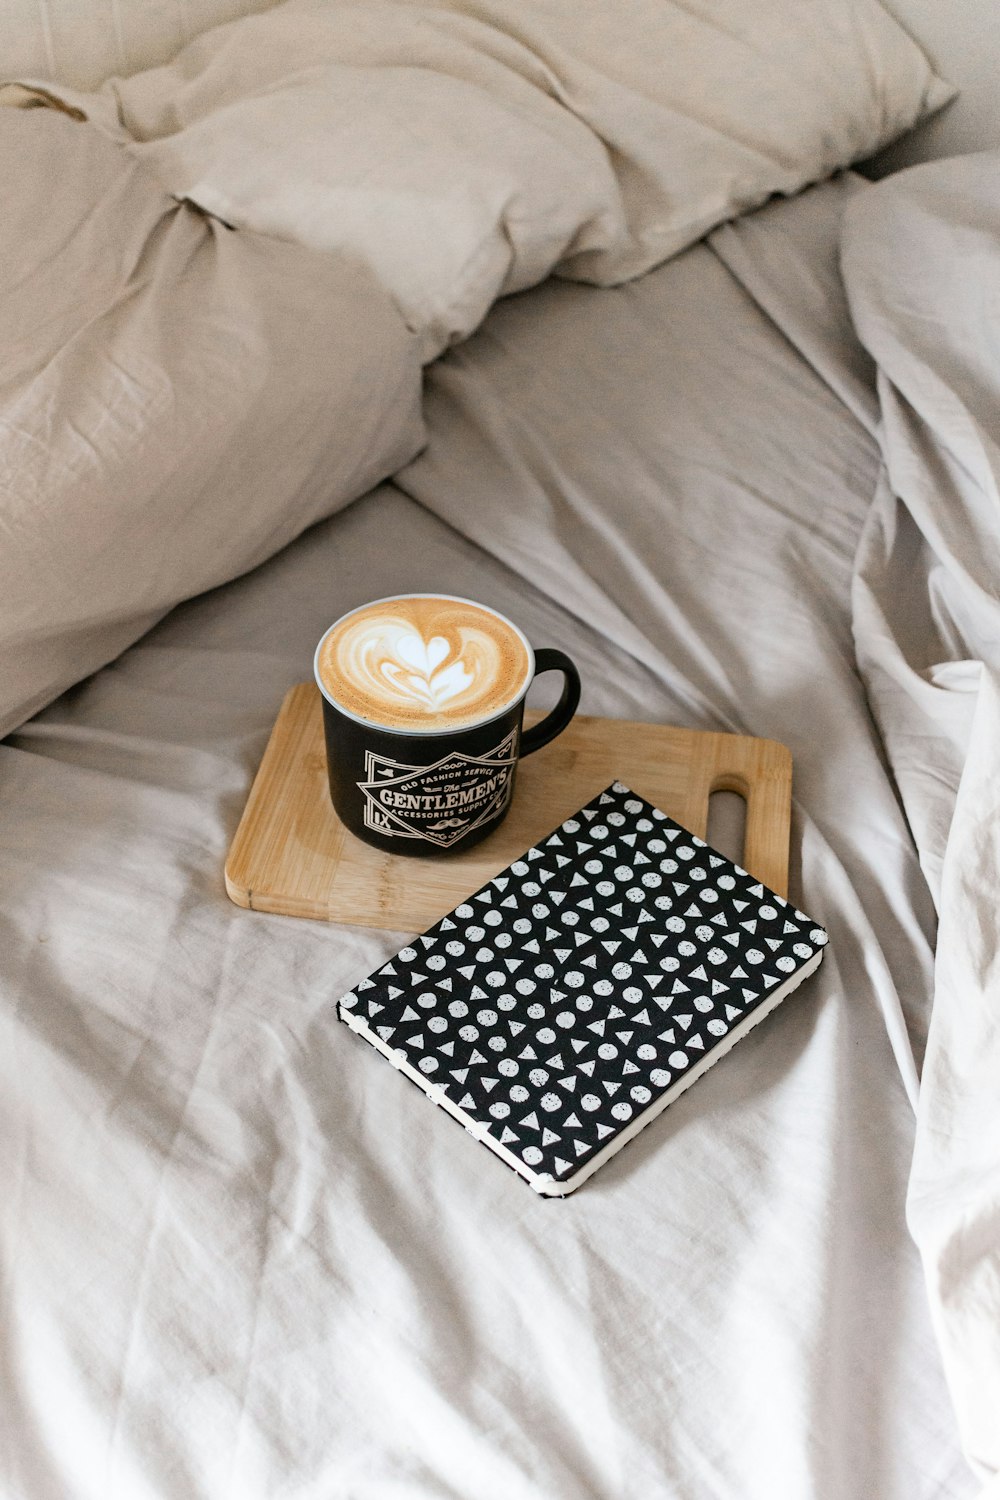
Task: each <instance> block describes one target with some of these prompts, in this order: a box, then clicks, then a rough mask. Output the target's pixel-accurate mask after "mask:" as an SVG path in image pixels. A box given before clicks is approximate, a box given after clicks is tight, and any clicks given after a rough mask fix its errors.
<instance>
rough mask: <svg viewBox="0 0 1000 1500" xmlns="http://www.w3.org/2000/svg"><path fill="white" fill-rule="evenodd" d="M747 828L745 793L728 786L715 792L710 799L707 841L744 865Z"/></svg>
mask: <svg viewBox="0 0 1000 1500" xmlns="http://www.w3.org/2000/svg"><path fill="white" fill-rule="evenodd" d="M746 828H747V800H746V797H745V796H744V795H743V793H742V792H737V791H732V790H730V789H728V788H727V789H726V790H720V791H717V792H713V793H712V794H711V796H710V797H709V799H708V831H707V833H706V834H705V841H706V843H709V844H711V846H712V848H713V849H718V851H719V853H720V854H724V855H725V856H726V858H727V859H731V860H732V861H733V863H734V864H736V865H741V866H742V864H743V850H744V840H745V839H746Z"/></svg>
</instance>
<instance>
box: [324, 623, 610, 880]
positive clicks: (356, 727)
mask: <svg viewBox="0 0 1000 1500" xmlns="http://www.w3.org/2000/svg"><path fill="white" fill-rule="evenodd" d="M494 613H495V611H494ZM330 628H331V629H333V628H334V627H333V626H331V627H330ZM329 633H330V632H329V631H327V632H326V635H329ZM518 633H519V634H520V632H518ZM326 635H324V637H323V640H324V641H325V640H326ZM322 644H323V641H320V646H322ZM525 645H527V642H525ZM528 650H529V652H530V654H531V658H532V663H531V665H532V670H531V672H530V674H529V676H528V679H527V681H526V683H525V686H524V688H523V689H522V691H521V693H520V695H519V697H518V698H517V699H516V700H515V701H514V702H512V703H510V704H508V705H507V707H506V708H504V709H503V710H502V711H501V712H500V713H499V714H495V715H494V716H493V717H492V718H490V719H486V720H483V721H482V722H480V723H476V724H465V725H463V726H461V727H460V728H457V729H448V730H439V731H434V732H431V733H424V732H423V731H419V730H393V729H384V728H382V727H380V726H379V725H377V724H371V723H368V722H367V721H365V720H362V719H359V718H356V717H355V716H354V715H353V714H350V713H347V712H346V711H345V710H344V709H343V708H341V707H340V705H339V704H338V703H337V702H336V701H335V699H334V698H333V697H332V696H331V695H330V693H329V690H328V689H327V688H326V686H325V685H324V684H323V682H322V680H321V678H320V675H319V670H318V667H317V669H316V671H315V677H316V684H317V686H318V687H319V690H320V693H321V694H322V698H323V733H324V738H325V740H326V763H327V774H328V777H329V782H330V797H331V799H332V801H333V806H334V809H335V810H336V813H337V816H338V817H339V818H340V820H341V822H342V823H343V824H344V825H345V826H346V827H347V828H348V829H349V830H350V832H351V833H353V834H355V835H356V837H357V838H359V839H363V840H364V842H365V843H366V844H371V845H373V846H374V847H375V848H376V849H382V850H384V851H385V852H386V853H387V854H411V855H419V856H422V857H427V856H437V855H442V854H453V853H459V852H461V851H463V850H465V849H469V848H471V847H472V845H473V844H478V843H479V841H480V840H481V839H484V838H486V836H487V835H488V834H490V833H492V832H493V830H494V828H496V827H497V826H498V824H500V823H501V822H502V821H503V819H504V817H505V816H506V814H507V811H508V809H509V807H510V802H511V797H512V796H513V792H514V778H515V774H516V771H517V763H518V761H519V760H520V759H521V757H522V756H525V755H531V754H533V752H534V751H535V750H540V749H541V747H542V746H543V745H547V744H548V743H549V741H550V740H552V739H555V737H556V735H557V734H560V733H561V732H562V730H564V729H565V728H566V725H567V724H568V723H569V721H570V719H572V717H573V715H574V713H575V712H576V709H577V705H578V704H579V702H580V674H579V673H578V672H577V670H576V667H575V666H574V664H573V662H572V661H571V660H570V658H569V657H568V656H567V655H566V654H565V653H564V652H562V651H558V650H555V649H554V648H543V649H541V650H538V651H532V649H531V647H530V646H528ZM316 660H317V663H318V660H319V647H317V650H316ZM554 671H558V672H562V674H563V676H564V678H565V683H564V685H563V691H562V696H561V697H560V699H559V702H558V703H557V704H556V706H555V708H554V709H553V710H552V712H551V713H549V714H547V715H546V716H545V718H544V719H541V720H540V721H539V723H537V724H534V725H532V726H531V728H530V729H524V728H523V719H524V701H525V698H526V697H527V693H528V688H529V687H530V686H531V684H532V682H533V681H534V679H535V678H536V677H537V676H538V675H539V674H540V673H542V672H554Z"/></svg>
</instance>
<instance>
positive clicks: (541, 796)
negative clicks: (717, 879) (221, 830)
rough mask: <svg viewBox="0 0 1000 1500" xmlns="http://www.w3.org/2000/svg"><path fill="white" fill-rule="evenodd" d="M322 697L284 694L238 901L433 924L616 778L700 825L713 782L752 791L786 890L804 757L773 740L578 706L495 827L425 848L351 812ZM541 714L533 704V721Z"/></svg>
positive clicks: (318, 914) (757, 871) (756, 834)
mask: <svg viewBox="0 0 1000 1500" xmlns="http://www.w3.org/2000/svg"><path fill="white" fill-rule="evenodd" d="M320 703H321V700H320V695H319V691H318V689H317V688H316V687H315V685H314V684H313V683H311V682H310V683H300V684H299V685H298V686H297V687H293V688H292V689H291V690H290V691H289V693H288V694H287V696H286V697H285V701H284V703H283V704H282V705H281V711H280V713H279V714H278V718H277V721H276V723H275V726H274V729H273V730H272V732H271V738H270V741H269V742H268V746H267V750H266V751H265V752H264V759H263V761H262V762H261V766H260V770H259V771H258V772H257V776H256V779H255V781H254V784H253V787H252V788H251V791H250V797H249V800H248V801H247V805H246V808H245V809H244V812H243V816H242V818H241V819H240V825H239V827H238V828H237V830H236V837H235V838H234V839H233V844H232V848H231V849H230V851H229V857H228V859H227V860H226V890H227V892H228V893H229V896H230V897H231V899H232V900H233V901H235V902H236V904H237V906H246V907H250V908H251V909H252V910H253V911H266V912H279V913H282V914H283V915H285V916H290V917H313V918H318V919H319V920H320V921H325V922H343V923H350V924H352V925H358V926H362V927H388V928H391V929H392V930H393V931H397V932H417V931H421V930H422V929H423V928H425V927H429V926H430V925H431V924H432V923H433V922H436V921H438V919H439V918H441V917H443V916H444V915H445V913H446V912H448V911H450V910H451V909H452V907H454V906H456V905H457V904H458V903H459V902H460V901H461V900H462V898H463V897H464V896H467V895H469V894H470V892H472V891H474V890H477V889H478V888H479V887H480V886H481V885H484V884H485V883H486V881H488V880H491V879H492V878H493V876H494V875H496V874H497V873H498V871H500V870H502V869H503V868H504V866H505V865H508V864H510V862H511V861H512V860H514V859H516V858H517V856H518V855H519V854H521V853H523V851H524V850H525V849H527V848H529V847H530V846H531V845H532V844H534V843H536V842H537V841H538V840H539V839H540V838H543V837H544V836H545V835H546V834H548V833H551V832H552V831H553V829H554V828H556V827H557V825H558V824H559V823H561V822H562V821H563V819H564V818H568V817H569V815H570V814H571V813H573V812H575V811H576V809H577V808H579V807H582V806H583V804H584V803H585V802H589V800H590V799H591V797H593V796H594V795H595V793H597V792H599V791H602V790H603V788H604V787H606V786H607V785H608V784H609V783H610V782H612V781H623V782H625V783H626V785H627V786H630V787H631V788H632V790H633V791H636V792H638V793H640V795H641V796H643V797H645V798H647V800H648V801H650V802H652V803H654V804H655V805H656V806H657V807H660V808H662V809H663V811H664V812H665V813H668V814H669V815H670V817H672V818H675V819H676V820H677V822H678V823H682V824H683V825H684V827H685V828H688V829H690V831H691V832H692V833H695V834H697V835H698V836H699V837H700V838H704V836H705V829H706V826H707V822H708V799H709V797H710V796H711V795H712V793H713V792H718V791H729V792H738V793H740V794H741V795H742V796H743V797H745V798H746V802H747V814H746V831H745V845H744V855H743V864H744V866H745V867H746V869H747V870H749V871H750V873H751V874H753V875H756V876H757V878H758V879H759V880H762V881H763V882H764V883H765V885H768V886H770V887H771V889H772V890H773V891H776V892H777V893H778V895H779V896H784V895H786V894H787V883H788V836H789V826H790V820H791V796H792V758H791V756H790V754H789V752H788V751H787V750H786V749H785V747H784V745H779V744H777V743H776V742H775V741H774V740H759V739H751V738H749V737H748V736H746V735H736V734H705V733H701V732H699V731H697V730H693V729H672V728H669V727H668V726H666V725H662V724H640V723H634V722H630V721H628V720H623V719H596V718H586V717H584V716H582V715H577V717H576V718H575V719H574V720H573V722H572V723H571V724H570V726H569V728H568V729H566V730H565V731H564V732H563V733H562V734H561V735H560V736H559V737H558V739H555V740H553V741H552V743H551V744H549V745H546V746H545V747H544V748H543V749H541V750H538V751H536V752H535V754H534V755H531V756H528V757H527V758H526V759H525V760H523V761H521V763H520V764H519V766H518V769H517V782H516V785H515V789H514V801H513V805H512V807H511V810H510V812H509V813H508V815H507V817H506V818H505V819H504V821H503V823H501V825H500V827H499V828H498V829H497V831H496V832H495V833H492V834H490V836H489V837H488V838H486V839H484V840H483V842H482V843H481V844H477V845H476V846H475V847H474V848H472V849H470V850H469V852H468V853H467V854H455V855H451V856H447V857H444V858H437V859H422V858H419V857H414V856H412V855H411V856H404V855H389V854H383V853H382V852H381V851H380V850H377V849H372V848H370V847H369V846H368V845H367V844H363V843H362V842H361V841H360V839H356V838H355V837H354V835H353V834H350V833H348V832H347V830H346V828H345V827H344V825H343V824H342V823H341V822H340V820H339V818H338V817H337V815H336V813H335V812H334V810H333V807H332V805H331V803H330V793H329V790H328V787H327V781H326V750H325V747H324V744H323V717H322V710H321V707H320ZM539 717H540V715H538V714H533V713H531V712H529V713H527V714H526V715H525V722H526V723H532V722H533V721H534V720H535V719H537V718H539Z"/></svg>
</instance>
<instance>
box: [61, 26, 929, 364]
mask: <svg viewBox="0 0 1000 1500" xmlns="http://www.w3.org/2000/svg"><path fill="white" fill-rule="evenodd" d="M51 91H52V92H54V93H55V95H56V96H57V97H59V98H60V99H62V100H63V101H65V102H67V103H69V104H71V105H72V106H73V107H74V108H76V109H79V110H80V111H82V112H83V114H84V115H85V116H86V117H87V118H88V119H90V120H91V121H93V122H94V123H96V124H98V125H100V126H101V127H102V128H104V129H105V130H107V131H108V132H109V133H110V134H111V135H113V136H114V137H115V138H116V139H119V140H122V141H125V142H130V143H132V144H131V145H130V149H131V150H132V151H133V152H134V153H135V154H136V155H137V156H138V157H139V158H140V159H142V160H143V161H144V162H145V163H146V164H147V165H148V166H149V167H150V168H151V169H152V170H153V172H154V173H155V174H156V175H157V176H158V178H159V179H160V181H161V182H162V183H163V184H164V186H165V187H166V188H167V190H168V191H169V192H170V193H172V194H174V195H175V196H178V197H183V198H188V199H190V200H191V201H193V202H195V203H197V204H199V205H200V207H202V208H203V209H205V210H206V211H207V212H209V213H211V214H214V215H216V216H218V217H219V218H220V219H222V220H223V221H224V222H226V223H228V224H232V225H235V226H238V227H243V228H251V229H254V230H257V231H261V232H266V233H268V234H272V235H275V236H277V237H279V238H282V239H286V240H291V241H294V242H296V243H298V244H302V245H307V246H310V247H312V248H314V249H321V250H347V251H350V252H351V253H353V254H355V255H357V256H358V257H360V258H361V259H362V260H364V261H365V262H366V263H367V264H368V265H369V266H370V267H372V269H373V270H374V271H375V273H376V275H377V276H378V277H379V279H380V280H381V281H382V283H383V284H384V285H385V286H386V287H387V289H388V290H389V291H390V292H391V294H392V296H393V298H394V299H395V302H396V305H397V307H398V308H399V310H400V312H401V313H402V315H403V317H404V318H405V320H406V322H407V325H408V327H410V328H411V329H412V330H413V331H414V332H415V333H417V334H418V335H419V336H420V338H421V344H422V348H423V352H424V357H425V358H427V359H430V358H432V357H434V356H435V355H436V354H438V353H440V351H441V350H442V349H443V348H445V347H446V346H447V345H448V344H449V343H453V342H456V341H458V340H460V339H462V338H464V337H466V336H467V335H468V334H469V333H470V332H471V331H472V329H473V328H475V327H476V326H477V325H478V323H479V322H480V321H481V320H482V318H483V317H484V315H485V313H486V312H487V310H488V309H489V307H490V306H491V305H492V303H493V302H494V301H495V300H496V298H497V297H498V296H501V295H503V294H505V293H509V292H516V291H521V290H524V289H525V288H526V287H529V286H533V285H534V284H536V283H537V282H539V281H542V280H543V279H544V278H545V277H546V276H547V275H548V274H549V273H550V272H551V271H552V270H554V269H555V270H558V272H559V274H561V275H564V276H567V277H570V278H573V279H578V280H583V281H588V282H593V283H596V284H599V285H610V284H615V283H619V282H622V281H626V280H629V279H630V278H632V277H635V276H638V275H640V274H642V273H643V272H644V271H647V270H649V269H650V267H652V266H654V265H657V264H659V263H660V262H661V261H664V260H666V259H668V258H669V257H670V256H672V255H674V254H676V253H677V251H679V250H681V249H683V248H684V247H685V246H686V245H689V244H691V243H692V242H693V241H695V240H697V239H699V238H700V237H701V236H702V235H704V234H705V233H706V232H707V231H708V230H709V229H711V228H712V227H713V226H714V225H715V224H718V223H719V222H720V221H722V220H724V219H728V218H732V217H734V216H735V215H738V214H740V213H742V212H744V211H745V210H747V209H749V208H753V207H755V206H756V205H758V204H760V203H762V202H763V201H764V199H765V198H767V197H768V196H769V195H770V194H773V193H786V194H787V193H794V192H796V191H797V190H798V189H800V188H801V187H803V186H804V185H805V184H806V183H808V182H812V181H816V180H818V179H821V178H825V177H828V176H829V175H830V174H831V173H832V172H834V171H836V170H837V169H838V168H841V167H844V166H846V165H847V164H848V163H850V162H852V161H856V160H858V159H860V158H863V157H866V156H869V155H870V154H871V153H872V152H874V151H875V150H877V149H878V148H879V147H880V146H883V145H885V144H887V143H888V142H889V141H890V140H893V139H894V138H895V137H896V136H898V135H900V134H901V133H902V132H903V131H905V130H907V129H908V128H909V127H910V126H912V125H913V124H914V123H915V122H916V121H917V120H919V119H920V118H921V117H922V116H923V115H925V114H926V113H927V112H928V111H930V110H933V109H935V108H938V107H939V106H940V105H941V104H943V103H945V102H946V101H947V100H948V99H949V98H950V97H951V96H952V90H951V89H950V88H949V87H948V86H947V85H945V84H944V83H942V81H941V80H940V79H938V78H937V77H936V76H935V74H934V73H933V71H932V69H931V67H930V65H929V63H928V62H927V60H926V58H925V57H924V55H923V53H922V52H921V51H920V49H919V48H918V47H917V45H916V44H915V43H914V42H913V41H912V40H911V39H910V37H909V36H908V35H907V34H906V32H905V31H904V30H903V29H902V27H900V26H899V25H898V23H897V22H896V21H895V20H894V19H893V18H892V17H891V16H890V15H889V13H888V12H887V11H886V10H885V9H884V8H883V7H882V5H881V4H879V3H878V0H769V3H768V4H767V5H753V6H748V5H746V4H744V3H743V0H697V3H695V4H690V3H684V4H682V3H680V0H606V3H600V4H587V5H582V6H581V5H580V4H578V3H577V0H450V3H441V0H356V3H337V4H332V3H330V0H286V3H285V4H283V5H281V6H278V7H277V8H275V9H271V10H268V11H266V12H264V13H262V14H260V15H255V16H246V17H241V18H239V19H237V20H235V21H232V22H230V23H228V24H227V25H224V26H220V27H217V28H215V29H214V30H212V31H210V32H206V33H204V34H203V35H201V36H199V37H197V38H196V39H195V40H194V41H192V42H191V43H190V44H189V45H188V46H187V47H186V48H185V49H184V50H183V51H182V52H181V53H180V55H179V56H178V57H177V58H176V59H174V60H173V61H172V62H171V63H169V64H167V65H165V66H163V67H160V68H154V69H151V70H149V71H147V72H145V73H142V74H139V75H137V76H135V77H132V78H127V79H120V78H115V79H111V80H109V81H108V82H107V83H105V84H104V85H103V87H102V88H101V90H100V91H99V92H97V93H96V94H84V93H79V92H77V91H74V90H72V89H67V88H65V87H62V86H51Z"/></svg>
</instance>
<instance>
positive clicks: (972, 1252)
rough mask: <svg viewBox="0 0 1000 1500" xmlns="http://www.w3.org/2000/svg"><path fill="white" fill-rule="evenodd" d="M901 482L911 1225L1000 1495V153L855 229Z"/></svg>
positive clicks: (890, 570)
mask: <svg viewBox="0 0 1000 1500" xmlns="http://www.w3.org/2000/svg"><path fill="white" fill-rule="evenodd" d="M842 253H843V267H844V278H845V283H846V286H847V290H848V295H849V298H850V307H851V312H852V316H853V319H854V322H855V324H856V326H857V328H858V331H859V333H860V336H861V338H862V340H863V341H864V343H865V344H866V346H867V348H868V349H869V351H870V353H871V354H872V356H873V358H874V359H875V360H876V361H877V363H878V372H879V399H880V405H881V412H882V424H881V427H880V441H881V447H882V455H883V466H882V469H881V472H880V476H879V485H878V492H877V495H876V498H875V502H874V504H873V506H872V509H871V512H870V514H869V517H868V519H867V522H866V524H865V528H864V531H863V534H862V539H861V546H860V549H859V554H858V571H857V579H856V585H855V609H854V630H855V639H856V644H857V651H858V662H859V665H860V667H861V670H862V671H863V672H864V675H865V681H866V683H867V686H868V691H869V696H870V700H871V703H872V707H873V710H874V712H875V715H876V717H877V719H878V723H879V728H880V730H881V733H882V737H883V740H884V742H885V746H886V753H887V755H888V758H889V762H890V764H891V766H892V770H893V775H894V777H895V779H896V783H897V785H898V787H899V792H900V796H901V798H902V801H903V805H904V807H905V809H906V814H907V818H908V820H909V823H910V827H911V828H912V830H913V834H914V838H915V839H916V842H917V846H918V848H919V850H920V857H921V863H922V866H923V869H924V872H925V874H926V877H927V880H928V883H929V885H930V889H931V891H932V893H933V895H934V900H935V905H936V907H937V912H938V923H939V925H938V941H937V955H936V962H935V981H936V982H935V998H934V1012H933V1017H932V1023H931V1029H930V1035H929V1038H928V1050H927V1057H926V1059H925V1063H924V1070H923V1077H922V1082H921V1089H920V1107H919V1111H918V1115H917V1137H916V1146H915V1151H914V1159H913V1171H912V1174H911V1178H910V1184H909V1192H908V1196H907V1213H908V1219H909V1223H910V1226H911V1228H912V1231H913V1234H914V1237H915V1238H916V1241H917V1243H918V1245H919V1246H920V1251H921V1254H922V1256H923V1261H924V1268H925V1273H926V1276H927V1286H928V1292H929V1295H930V1299H931V1308H932V1312H933V1317H934V1323H935V1327H936V1328H937V1331H938V1336H939V1338H940V1341H941V1347H942V1352H943V1356H944V1360H945V1368H946V1370H947V1372H948V1378H949V1382H950V1385H951V1388H952V1391H953V1394H954V1398H955V1403H956V1407H957V1410H958V1414H959V1419H960V1423H961V1430H962V1438H963V1444H964V1446H965V1450H966V1452H967V1453H968V1455H969V1457H970V1460H971V1461H972V1463H973V1465H974V1467H975V1470H976V1472H977V1474H979V1476H980V1477H981V1478H982V1479H983V1480H984V1481H988V1482H990V1483H991V1484H992V1485H993V1486H995V1488H996V1489H998V1490H1000V1422H998V1420H997V1415H998V1413H1000V1108H998V1097H1000V1094H998V1088H997V1080H998V1078H1000V938H998V925H997V916H996V913H997V881H998V872H1000V775H998V761H997V747H998V745H1000V509H998V499H1000V418H998V412H1000V333H998V328H997V319H996V308H997V306H998V305H1000V152H996V151H991V152H984V153H981V154H977V155H974V156H969V157H964V158H960V159H956V160H954V161H948V162H942V163H933V164H928V165H926V166H923V167H920V168H914V169H913V170H912V171H909V172H905V173H902V174H901V175H900V176H899V178H898V179H896V180H894V181H887V182H885V183H883V184H882V185H880V187H879V189H878V192H877V193H876V194H872V195H870V197H869V198H867V199H866V201H865V212H864V213H861V212H859V211H857V210H856V209H855V210H852V211H851V212H849V213H848V215H847V219H846V224H845V232H844V241H843V252H842Z"/></svg>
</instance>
